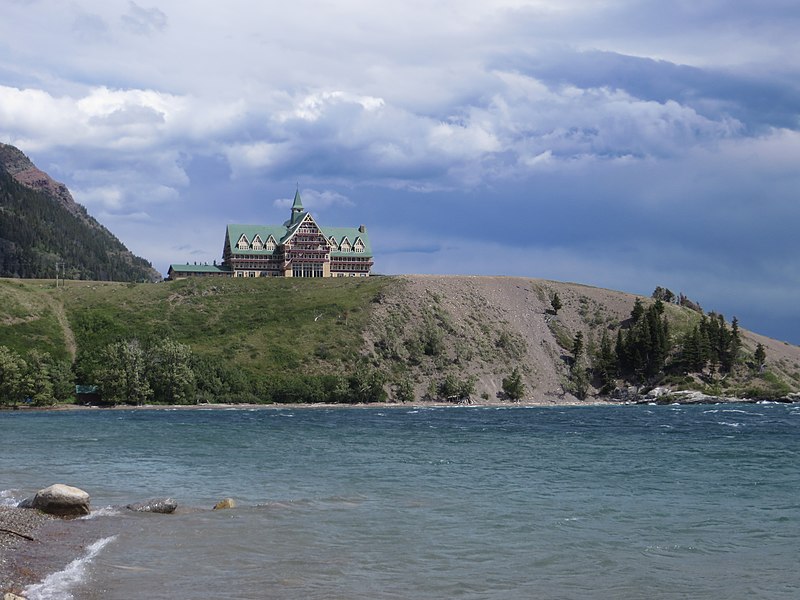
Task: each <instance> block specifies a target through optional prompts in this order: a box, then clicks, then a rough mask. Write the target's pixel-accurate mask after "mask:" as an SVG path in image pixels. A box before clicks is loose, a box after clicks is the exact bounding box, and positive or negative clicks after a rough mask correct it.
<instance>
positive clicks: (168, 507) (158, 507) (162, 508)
mask: <svg viewBox="0 0 800 600" xmlns="http://www.w3.org/2000/svg"><path fill="white" fill-rule="evenodd" d="M125 508H127V509H129V510H135V511H136V512H151V513H161V514H164V515H168V514H170V513H174V512H175V509H176V508H178V503H177V502H176V501H175V500H173V499H172V498H152V499H150V500H145V501H144V502H136V503H134V504H128V506H126V507H125Z"/></svg>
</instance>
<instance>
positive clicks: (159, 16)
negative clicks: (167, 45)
mask: <svg viewBox="0 0 800 600" xmlns="http://www.w3.org/2000/svg"><path fill="white" fill-rule="evenodd" d="M121 21H122V25H123V27H124V28H125V29H127V30H128V31H130V32H131V33H135V34H137V35H150V34H152V33H155V32H157V31H164V30H165V29H166V28H167V15H166V14H165V13H164V12H163V11H162V10H160V9H158V8H156V7H153V8H144V7H142V6H139V5H138V4H136V2H132V1H131V2H128V12H127V13H125V14H124V15H122V17H121Z"/></svg>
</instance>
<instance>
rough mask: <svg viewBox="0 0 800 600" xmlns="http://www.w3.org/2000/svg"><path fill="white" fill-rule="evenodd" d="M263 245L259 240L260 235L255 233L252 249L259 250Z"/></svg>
mask: <svg viewBox="0 0 800 600" xmlns="http://www.w3.org/2000/svg"><path fill="white" fill-rule="evenodd" d="M263 247H264V244H263V243H262V242H261V237H260V236H258V235H256V237H255V238H253V250H261V249H262V248H263Z"/></svg>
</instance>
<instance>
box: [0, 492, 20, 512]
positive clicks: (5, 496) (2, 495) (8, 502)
mask: <svg viewBox="0 0 800 600" xmlns="http://www.w3.org/2000/svg"><path fill="white" fill-rule="evenodd" d="M18 491H19V490H0V506H7V507H9V508H14V507H15V506H16V505H17V504H19V503H20V499H19V498H17V497H16V496H15V495H14V494H15V493H16V492H18Z"/></svg>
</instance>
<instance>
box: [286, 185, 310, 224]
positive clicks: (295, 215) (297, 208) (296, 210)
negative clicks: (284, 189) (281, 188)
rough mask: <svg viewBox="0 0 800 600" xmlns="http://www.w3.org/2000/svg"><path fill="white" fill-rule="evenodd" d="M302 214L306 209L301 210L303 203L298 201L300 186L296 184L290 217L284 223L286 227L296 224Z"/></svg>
mask: <svg viewBox="0 0 800 600" xmlns="http://www.w3.org/2000/svg"><path fill="white" fill-rule="evenodd" d="M304 212H306V209H305V208H303V201H302V200H300V184H298V185H297V189H296V190H295V192H294V202H292V216H291V217H290V218H289V220H288V221H287V222H286V226H287V227H290V226H291V225H294V224H295V223H297V222H298V221H299V220H300V218H301V215H302V214H303V213H304Z"/></svg>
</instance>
